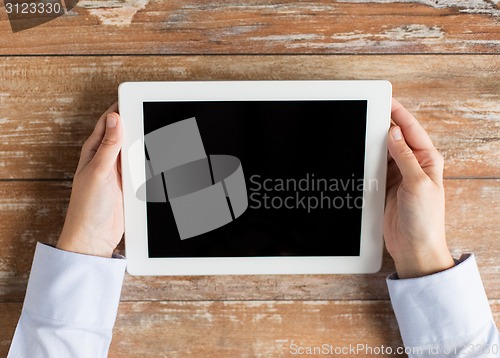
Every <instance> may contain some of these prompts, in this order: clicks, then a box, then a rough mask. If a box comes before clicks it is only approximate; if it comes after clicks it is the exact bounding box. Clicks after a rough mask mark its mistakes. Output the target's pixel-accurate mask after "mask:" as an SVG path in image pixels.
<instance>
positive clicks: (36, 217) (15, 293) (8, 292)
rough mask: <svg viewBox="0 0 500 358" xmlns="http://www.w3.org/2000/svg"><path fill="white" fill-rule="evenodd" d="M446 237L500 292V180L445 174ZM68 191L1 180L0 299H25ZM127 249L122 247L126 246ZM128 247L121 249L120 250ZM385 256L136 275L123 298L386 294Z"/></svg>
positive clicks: (492, 290) (61, 185)
mask: <svg viewBox="0 0 500 358" xmlns="http://www.w3.org/2000/svg"><path fill="white" fill-rule="evenodd" d="M445 185H446V194H447V212H446V215H447V235H448V242H449V246H450V249H451V250H452V252H453V254H454V256H455V257H459V256H460V254H461V253H464V252H474V253H475V254H476V256H477V261H478V264H479V267H480V272H481V276H482V278H483V281H484V285H485V288H486V292H487V294H488V297H489V298H491V299H498V298H500V285H499V275H498V273H499V271H500V266H499V263H498V257H500V242H499V240H498V237H500V225H499V221H498V215H497V211H498V210H497V209H498V207H500V179H497V180H492V179H488V180H479V179H470V180H465V179H454V180H451V179H449V180H446V183H445ZM69 195H70V187H69V183H68V182H36V181H35V182H33V181H28V182H18V181H14V182H0V223H2V224H1V225H0V302H2V301H22V299H23V297H24V293H25V288H26V283H27V278H28V275H29V270H30V267H31V261H32V258H33V252H34V248H35V243H36V241H37V240H39V241H42V242H45V243H52V244H53V243H55V242H56V241H57V238H58V236H59V233H60V230H61V228H62V224H63V222H64V216H65V210H66V204H67V201H68V199H69ZM121 250H123V246H122V247H121ZM121 252H122V253H123V251H121ZM393 270H394V266H393V263H392V260H391V259H390V257H389V256H388V255H387V254H386V255H385V257H384V263H383V267H382V270H381V271H380V272H379V273H377V274H373V275H295V276H294V275H277V276H273V275H267V276H200V277H185V276H180V277H132V276H129V275H127V276H126V278H125V283H124V288H123V295H122V298H123V300H127V301H128V300H331V299H341V300H347V299H354V300H355V299H387V298H388V293H387V288H386V284H385V277H386V276H387V275H388V274H389V273H391V272H392V271H393Z"/></svg>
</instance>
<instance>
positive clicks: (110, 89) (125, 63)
mask: <svg viewBox="0 0 500 358" xmlns="http://www.w3.org/2000/svg"><path fill="white" fill-rule="evenodd" d="M291 79H294V80H303V79H387V80H390V81H391V82H392V84H393V90H394V96H395V97H396V98H398V99H399V100H400V101H401V102H402V103H403V104H405V105H406V106H407V108H408V109H409V110H410V111H412V112H413V113H415V115H416V116H417V118H418V119H419V120H420V121H421V122H422V124H423V125H424V127H425V128H426V129H427V130H428V132H429V133H430V135H431V137H432V139H433V140H434V142H435V144H436V146H437V147H438V149H439V150H440V151H441V152H442V153H443V155H444V157H445V163H446V166H445V176H447V177H499V175H500V139H499V133H500V56H489V55H480V56H471V55H468V56H446V58H444V57H443V56H434V55H422V56H389V55H387V56H176V57H161V56H152V57H150V56H146V57H141V56H132V57H130V56H104V57H99V56H97V57H95V56H90V57H35V58H25V57H8V58H5V57H4V58H0V124H1V130H0V179H18V178H31V179H33V178H46V179H47V178H52V179H63V178H66V179H71V178H72V176H73V173H74V170H75V168H76V164H77V162H78V157H79V152H80V148H81V145H82V143H83V142H84V140H85V139H86V138H87V136H88V135H89V134H90V133H91V132H92V128H93V126H94V124H95V122H96V120H97V118H98V117H99V116H100V114H101V113H102V112H103V111H104V110H105V109H106V108H107V107H108V106H109V105H110V104H111V103H112V102H113V101H116V99H117V87H118V85H119V84H120V83H121V82H123V81H146V80H148V81H149V80H291Z"/></svg>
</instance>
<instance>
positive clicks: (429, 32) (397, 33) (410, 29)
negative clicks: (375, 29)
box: [380, 24, 444, 41]
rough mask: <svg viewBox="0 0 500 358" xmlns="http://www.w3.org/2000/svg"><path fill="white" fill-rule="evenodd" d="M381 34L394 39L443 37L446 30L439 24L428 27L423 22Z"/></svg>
mask: <svg viewBox="0 0 500 358" xmlns="http://www.w3.org/2000/svg"><path fill="white" fill-rule="evenodd" d="M380 36H381V37H385V38H387V39H388V40H394V41H403V40H408V39H442V38H443V37H444V32H443V30H442V29H441V28H440V27H439V26H432V27H428V26H426V25H421V24H412V25H406V26H399V27H395V28H393V29H390V30H386V31H384V32H382V34H381V35H380Z"/></svg>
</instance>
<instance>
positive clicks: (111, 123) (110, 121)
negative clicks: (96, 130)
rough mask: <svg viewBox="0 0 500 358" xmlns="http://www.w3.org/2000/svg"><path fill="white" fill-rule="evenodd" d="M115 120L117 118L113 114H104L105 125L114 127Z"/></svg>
mask: <svg viewBox="0 0 500 358" xmlns="http://www.w3.org/2000/svg"><path fill="white" fill-rule="evenodd" d="M116 122H117V119H116V116H115V115H114V114H111V113H110V114H108V115H107V116H106V127H108V128H115V127H116Z"/></svg>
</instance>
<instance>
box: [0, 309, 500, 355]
mask: <svg viewBox="0 0 500 358" xmlns="http://www.w3.org/2000/svg"><path fill="white" fill-rule="evenodd" d="M490 305H491V307H492V310H493V312H494V319H495V321H496V323H497V325H499V324H500V314H499V312H500V301H498V300H496V301H490ZM20 313H21V303H0V321H1V322H2V330H0V356H2V357H4V356H6V354H7V351H8V347H9V345H10V341H11V339H12V336H13V333H14V329H15V326H16V323H17V320H18V319H19V315H20ZM291 344H296V345H297V346H301V347H308V346H309V347H314V346H321V345H323V344H327V345H332V346H333V347H349V344H351V345H357V344H361V345H366V346H368V347H371V348H372V349H373V348H375V347H381V346H382V345H384V346H385V347H391V348H392V349H393V350H396V349H397V347H401V345H402V342H401V338H400V335H399V331H398V327H397V322H396V319H395V317H394V313H393V311H392V308H391V305H390V303H389V302H388V301H279V302H275V301H255V302H246V301H243V302H242V301H234V302H214V301H196V302H179V301H175V302H171V301H170V302H164V301H163V302H162V301H160V302H147V301H143V302H121V304H120V307H119V310H118V317H117V321H116V325H115V329H114V333H113V341H112V343H111V347H110V354H109V357H111V358H112V357H120V358H129V357H130V358H136V357H169V358H170V357H173V358H175V357H183V358H184V357H195V358H198V357H207V358H210V357H217V358H224V357H231V358H233V357H252V358H254V357H256V358H258V357H263V358H268V357H291V356H293V355H292V354H290V346H291ZM314 356H319V355H314ZM338 356H342V357H373V356H374V354H367V352H366V350H365V351H364V352H363V351H360V352H359V354H357V355H349V354H344V355H342V354H341V355H338ZM377 356H378V357H403V355H388V354H385V355H382V354H380V355H377Z"/></svg>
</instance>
